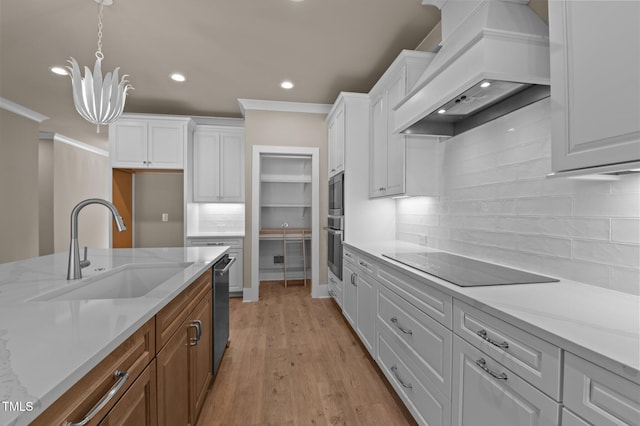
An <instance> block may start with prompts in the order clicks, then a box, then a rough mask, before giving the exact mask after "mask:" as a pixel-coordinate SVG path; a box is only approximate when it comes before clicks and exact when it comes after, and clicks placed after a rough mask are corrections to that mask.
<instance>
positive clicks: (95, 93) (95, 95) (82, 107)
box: [66, 0, 133, 133]
mask: <svg viewBox="0 0 640 426" xmlns="http://www.w3.org/2000/svg"><path fill="white" fill-rule="evenodd" d="M95 2H96V3H98V50H97V51H96V63H95V66H94V68H93V73H92V72H91V70H90V69H89V67H86V66H85V67H84V74H85V75H84V78H83V77H82V74H81V73H80V67H79V66H78V62H77V61H76V60H75V59H74V58H73V57H72V58H70V59H69V60H68V61H67V62H68V63H69V65H70V66H68V67H66V68H67V70H68V72H69V76H71V85H72V88H73V104H74V105H75V107H76V110H77V111H78V113H79V114H80V115H81V116H82V118H84V119H85V120H87V121H89V122H90V123H93V124H95V125H96V132H97V133H100V126H101V125H105V124H109V123H112V122H114V121H116V120H117V119H118V117H120V115H121V114H122V111H123V110H124V102H125V99H126V97H127V91H128V90H130V89H133V86H131V85H130V84H129V81H128V80H127V77H128V75H127V74H125V75H123V76H122V78H121V79H120V80H118V78H119V75H118V74H119V71H120V67H117V68H116V69H115V70H114V71H113V73H110V72H108V73H107V75H105V76H104V78H103V77H102V59H104V54H103V53H102V9H103V7H104V6H109V5H111V4H112V0H95Z"/></svg>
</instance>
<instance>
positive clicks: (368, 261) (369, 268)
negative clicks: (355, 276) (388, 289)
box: [357, 254, 377, 277]
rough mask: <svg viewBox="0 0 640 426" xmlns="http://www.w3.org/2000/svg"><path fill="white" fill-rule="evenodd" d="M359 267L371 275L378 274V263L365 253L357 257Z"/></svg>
mask: <svg viewBox="0 0 640 426" xmlns="http://www.w3.org/2000/svg"><path fill="white" fill-rule="evenodd" d="M357 264H358V267H359V268H360V269H361V270H362V272H364V273H366V274H369V275H371V276H372V277H375V276H376V271H377V265H376V263H375V260H374V259H372V258H370V257H368V256H365V255H363V254H359V255H358V259H357Z"/></svg>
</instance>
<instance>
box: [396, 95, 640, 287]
mask: <svg viewBox="0 0 640 426" xmlns="http://www.w3.org/2000/svg"><path fill="white" fill-rule="evenodd" d="M549 116H550V115H549V100H548V99H547V100H543V101H540V102H538V103H536V104H533V105H530V106H528V107H526V108H523V109H521V110H519V111H516V112H514V113H511V114H509V115H508V116H505V117H502V118H500V119H498V120H495V121H493V122H491V123H487V124H485V125H483V126H481V127H479V128H476V129H474V130H471V131H469V132H467V133H464V134H462V135H460V136H457V137H455V138H452V139H449V140H447V141H444V142H443V143H441V144H440V145H439V156H440V166H441V170H442V173H441V176H442V179H441V184H440V194H441V195H440V196H439V197H422V198H410V199H401V200H397V201H396V221H397V225H396V235H397V238H398V239H400V240H405V241H411V242H414V243H417V244H422V245H426V246H429V247H432V248H439V249H441V250H447V251H451V252H454V253H459V254H462V255H467V256H472V257H476V258H479V259H483V260H487V261H491V262H496V263H500V264H504V265H507V266H512V267H517V268H522V269H526V270H529V271H533V272H537V273H540V274H546V275H550V276H555V277H559V278H565V279H570V280H575V281H579V282H583V283H586V284H591V285H596V286H600V287H606V288H611V289H614V290H618V291H623V292H626V293H631V294H640V175H623V176H620V177H619V179H618V180H615V181H599V180H596V181H588V180H573V179H550V178H547V177H546V175H547V174H549V173H550V172H551V158H550V156H551V140H550V120H549ZM511 129H512V130H511ZM425 239H426V241H425Z"/></svg>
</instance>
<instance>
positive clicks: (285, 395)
mask: <svg viewBox="0 0 640 426" xmlns="http://www.w3.org/2000/svg"><path fill="white" fill-rule="evenodd" d="M230 317H231V318H230V323H231V325H230V340H231V345H230V346H229V348H227V351H226V353H225V355H224V358H223V360H222V363H221V365H220V369H219V371H218V375H217V377H216V379H215V382H214V384H213V386H212V388H211V390H210V391H209V395H208V396H207V399H206V401H205V405H204V409H203V410H202V414H201V415H200V419H199V421H198V425H200V426H209V425H304V424H313V425H384V426H390V425H411V424H415V422H414V420H413V419H412V417H411V415H410V414H409V413H408V411H407V410H406V408H405V407H404V406H403V405H402V402H401V401H400V400H399V399H398V397H397V396H396V394H395V392H394V391H393V389H392V388H391V387H390V386H389V385H388V383H387V382H386V379H384V377H383V376H382V373H381V372H380V371H379V370H378V369H377V367H376V366H375V363H374V361H373V360H372V359H371V358H370V357H369V355H368V353H367V352H366V349H364V347H362V346H361V344H360V342H359V340H358V338H357V337H356V336H355V335H354V334H353V333H352V331H351V328H350V326H349V325H348V323H347V322H346V321H345V320H344V319H343V317H342V313H341V312H340V310H339V308H338V306H337V305H336V304H335V303H334V302H333V301H332V300H331V299H312V298H311V296H310V295H309V291H308V289H305V287H303V286H291V287H288V288H287V289H285V288H283V286H282V285H279V284H275V283H274V284H267V285H261V286H260V301H259V302H257V303H242V299H241V298H233V299H231V306H230Z"/></svg>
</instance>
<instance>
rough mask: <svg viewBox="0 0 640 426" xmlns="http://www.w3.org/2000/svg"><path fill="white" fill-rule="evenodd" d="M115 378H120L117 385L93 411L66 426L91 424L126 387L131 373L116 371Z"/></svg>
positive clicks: (66, 423)
mask: <svg viewBox="0 0 640 426" xmlns="http://www.w3.org/2000/svg"><path fill="white" fill-rule="evenodd" d="M113 377H114V378H118V381H117V382H116V384H115V385H113V387H112V388H111V389H110V390H109V392H108V393H107V394H106V395H105V396H103V397H102V398H101V399H100V401H98V403H97V404H96V405H94V406H93V408H92V409H91V410H89V412H88V413H87V414H86V415H85V416H84V417H83V418H82V420H80V421H79V422H78V423H72V422H65V426H84V425H86V424H87V423H89V422H90V421H91V419H92V418H93V416H95V415H96V413H97V412H98V411H100V410H102V409H103V408H104V406H105V405H107V403H108V402H109V401H111V399H113V397H114V396H115V395H116V394H117V393H118V391H119V390H120V388H122V386H123V385H124V382H126V381H127V378H129V373H127V372H126V371H122V370H116V371H115V373H113Z"/></svg>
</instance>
